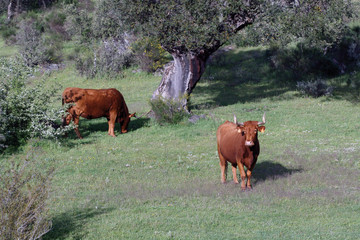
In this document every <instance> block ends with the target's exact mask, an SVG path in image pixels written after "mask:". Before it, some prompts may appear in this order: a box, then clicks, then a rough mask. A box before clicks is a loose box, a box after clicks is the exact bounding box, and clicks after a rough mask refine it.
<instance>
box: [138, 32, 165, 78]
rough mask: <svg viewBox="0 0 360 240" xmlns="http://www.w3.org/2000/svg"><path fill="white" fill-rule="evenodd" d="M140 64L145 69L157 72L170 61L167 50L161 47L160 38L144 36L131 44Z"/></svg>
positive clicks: (149, 71)
mask: <svg viewBox="0 0 360 240" xmlns="http://www.w3.org/2000/svg"><path fill="white" fill-rule="evenodd" d="M131 50H132V51H133V53H134V55H135V57H136V59H137V61H138V62H139V65H140V67H141V69H142V70H143V71H146V72H148V73H152V72H155V71H156V70H157V69H158V68H162V67H163V66H164V65H165V63H166V62H167V61H168V59H167V53H166V51H165V50H164V49H163V48H162V47H161V45H160V42H159V40H158V39H155V38H150V37H143V38H140V39H138V40H137V41H135V42H134V43H133V44H132V45H131Z"/></svg>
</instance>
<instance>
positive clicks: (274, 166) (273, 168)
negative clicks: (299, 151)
mask: <svg viewBox="0 0 360 240" xmlns="http://www.w3.org/2000/svg"><path fill="white" fill-rule="evenodd" d="M302 171H303V169H302V168H286V167H284V166H283V165H281V164H280V163H274V162H270V161H265V162H260V163H257V164H256V165H255V168H254V171H253V172H252V177H253V178H254V182H255V183H259V182H264V181H266V180H267V179H272V180H274V179H277V178H282V177H287V176H289V175H292V174H293V173H297V172H302Z"/></svg>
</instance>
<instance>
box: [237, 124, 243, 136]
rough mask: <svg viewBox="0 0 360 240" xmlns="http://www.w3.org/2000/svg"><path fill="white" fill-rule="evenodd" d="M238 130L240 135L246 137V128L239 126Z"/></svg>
mask: <svg viewBox="0 0 360 240" xmlns="http://www.w3.org/2000/svg"><path fill="white" fill-rule="evenodd" d="M236 129H237V131H238V133H241V134H242V135H244V127H242V126H239V125H238V126H237V127H236Z"/></svg>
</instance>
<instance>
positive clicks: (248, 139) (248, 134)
mask: <svg viewBox="0 0 360 240" xmlns="http://www.w3.org/2000/svg"><path fill="white" fill-rule="evenodd" d="M234 122H235V123H236V125H237V130H238V132H239V133H240V134H242V135H243V136H245V146H249V147H251V146H254V143H255V142H256V141H257V134H258V132H259V131H260V132H265V126H261V125H264V124H265V113H264V115H263V117H262V122H258V121H247V122H241V123H239V122H237V121H236V116H235V114H234Z"/></svg>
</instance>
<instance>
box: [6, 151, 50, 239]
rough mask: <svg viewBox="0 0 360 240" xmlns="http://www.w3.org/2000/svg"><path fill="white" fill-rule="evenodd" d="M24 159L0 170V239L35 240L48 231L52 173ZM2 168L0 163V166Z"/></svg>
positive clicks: (12, 162)
mask: <svg viewBox="0 0 360 240" xmlns="http://www.w3.org/2000/svg"><path fill="white" fill-rule="evenodd" d="M33 161H34V159H26V160H23V162H21V163H16V162H15V158H12V159H10V163H11V166H10V167H7V166H2V167H1V168H0V169H1V171H0V239H1V240H8V239H24V240H33V239H39V238H41V237H42V236H43V235H44V234H46V233H47V232H48V231H50V228H51V221H50V220H49V219H48V216H47V213H48V209H47V203H46V200H47V199H48V192H49V187H50V186H49V185H50V181H51V176H52V174H53V169H51V168H50V169H48V170H44V169H43V168H38V167H36V166H35V164H34V163H33ZM0 164H1V165H4V162H2V163H0Z"/></svg>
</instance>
